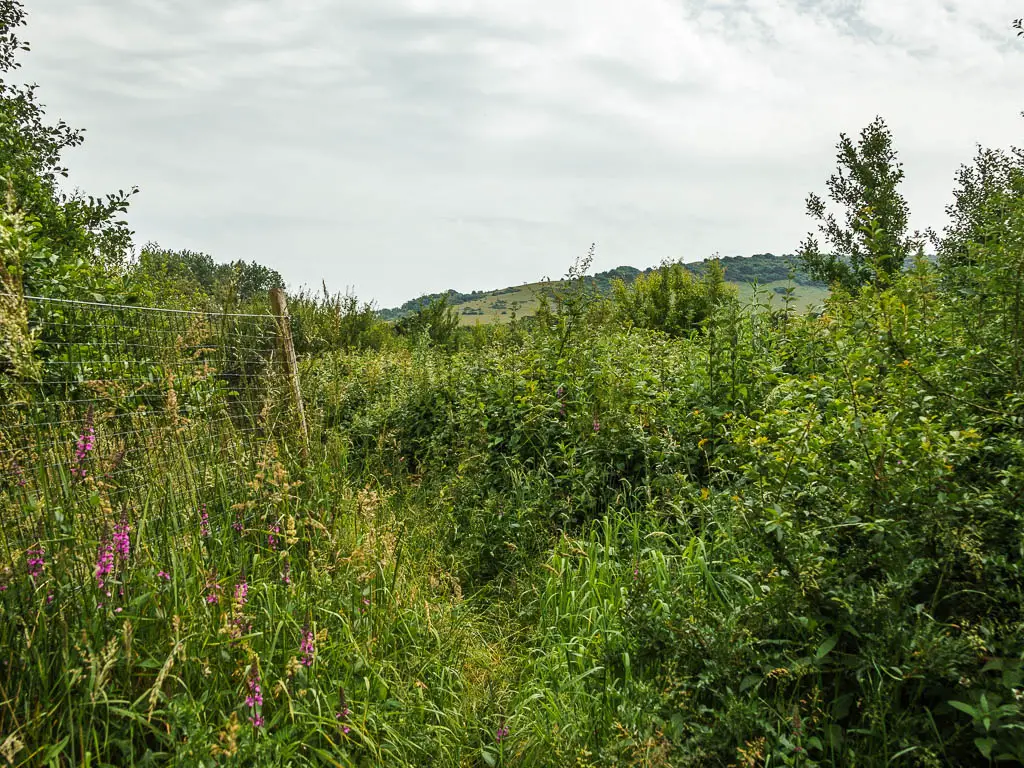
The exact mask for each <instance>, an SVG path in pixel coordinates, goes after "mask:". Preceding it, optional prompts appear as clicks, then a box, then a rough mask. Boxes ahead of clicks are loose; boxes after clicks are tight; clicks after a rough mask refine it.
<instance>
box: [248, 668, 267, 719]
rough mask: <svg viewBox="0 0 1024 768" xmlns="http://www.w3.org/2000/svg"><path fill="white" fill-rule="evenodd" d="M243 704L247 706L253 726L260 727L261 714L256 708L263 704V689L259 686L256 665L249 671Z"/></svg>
mask: <svg viewBox="0 0 1024 768" xmlns="http://www.w3.org/2000/svg"><path fill="white" fill-rule="evenodd" d="M245 705H246V706H247V707H248V708H249V722H250V723H252V726H253V728H262V727H263V724H264V720H263V716H262V715H261V714H260V713H259V712H257V711H256V708H257V707H262V706H263V689H262V688H261V687H260V673H259V670H258V669H256V665H253V667H252V671H251V672H250V673H249V694H248V695H247V696H246V697H245Z"/></svg>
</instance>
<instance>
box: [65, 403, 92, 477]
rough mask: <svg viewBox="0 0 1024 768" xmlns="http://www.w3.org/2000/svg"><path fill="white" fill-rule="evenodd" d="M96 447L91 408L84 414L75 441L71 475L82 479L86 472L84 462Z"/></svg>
mask: <svg viewBox="0 0 1024 768" xmlns="http://www.w3.org/2000/svg"><path fill="white" fill-rule="evenodd" d="M95 447H96V428H95V427H94V426H93V423H92V408H90V409H89V412H88V413H87V414H86V416H85V426H84V429H83V430H82V433H81V434H80V435H79V436H78V440H77V442H76V443H75V466H74V467H72V468H71V474H72V476H75V477H79V478H82V479H84V478H85V476H86V475H87V474H88V472H86V469H85V462H86V459H88V457H89V454H90V453H92V451H93V449H94V448H95Z"/></svg>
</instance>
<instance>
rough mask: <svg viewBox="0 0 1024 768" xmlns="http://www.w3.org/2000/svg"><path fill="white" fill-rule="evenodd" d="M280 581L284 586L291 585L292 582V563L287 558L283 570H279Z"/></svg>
mask: <svg viewBox="0 0 1024 768" xmlns="http://www.w3.org/2000/svg"><path fill="white" fill-rule="evenodd" d="M281 582H282V583H283V584H284V585H285V586H286V587H288V586H291V583H292V564H291V563H290V562H288V561H287V560H285V561H284V570H283V571H281Z"/></svg>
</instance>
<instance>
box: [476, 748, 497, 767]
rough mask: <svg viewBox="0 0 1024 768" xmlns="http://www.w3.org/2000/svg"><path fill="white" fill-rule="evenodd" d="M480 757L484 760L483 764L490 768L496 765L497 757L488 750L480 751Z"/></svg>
mask: <svg viewBox="0 0 1024 768" xmlns="http://www.w3.org/2000/svg"><path fill="white" fill-rule="evenodd" d="M480 757H482V758H483V759H484V762H485V763H487V764H488V765H489V766H491V768H494V766H496V765H497V764H498V756H497V755H495V754H494V753H493V752H492V751H491V750H489V749H483V750H481V751H480Z"/></svg>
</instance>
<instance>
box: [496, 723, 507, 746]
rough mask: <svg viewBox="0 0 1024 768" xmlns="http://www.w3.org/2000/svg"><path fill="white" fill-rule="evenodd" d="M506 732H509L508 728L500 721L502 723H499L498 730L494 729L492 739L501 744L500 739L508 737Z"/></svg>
mask: <svg viewBox="0 0 1024 768" xmlns="http://www.w3.org/2000/svg"><path fill="white" fill-rule="evenodd" d="M508 734H509V730H508V728H506V727H505V723H502V724H501V725H500V726H499V727H498V730H497V731H495V733H494V740H495V741H496V742H497V743H498V744H501V742H502V741H504V740H505V739H507V738H508Z"/></svg>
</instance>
